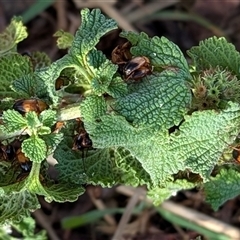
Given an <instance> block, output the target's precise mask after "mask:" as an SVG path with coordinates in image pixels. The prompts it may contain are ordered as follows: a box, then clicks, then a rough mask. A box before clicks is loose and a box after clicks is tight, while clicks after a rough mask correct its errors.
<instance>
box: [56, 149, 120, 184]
mask: <svg viewBox="0 0 240 240" xmlns="http://www.w3.org/2000/svg"><path fill="white" fill-rule="evenodd" d="M54 158H56V159H57V161H58V164H57V165H56V168H57V169H58V171H59V180H60V181H64V182H72V183H77V184H85V183H86V182H88V183H91V184H95V185H101V186H103V187H111V186H113V185H114V184H116V183H118V182H119V180H120V176H119V173H118V170H117V168H116V166H115V163H114V162H113V160H112V157H111V155H110V152H109V150H108V149H96V150H94V149H92V150H88V151H85V152H81V151H73V150H70V149H69V148H68V147H67V148H66V146H65V147H64V146H62V145H60V146H59V148H57V150H56V151H55V152H54Z"/></svg>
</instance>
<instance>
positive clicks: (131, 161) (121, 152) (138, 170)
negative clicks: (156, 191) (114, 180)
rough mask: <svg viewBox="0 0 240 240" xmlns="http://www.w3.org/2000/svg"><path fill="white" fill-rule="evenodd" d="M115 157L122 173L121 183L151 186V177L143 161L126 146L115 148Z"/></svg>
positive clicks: (134, 185)
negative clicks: (134, 155)
mask: <svg viewBox="0 0 240 240" xmlns="http://www.w3.org/2000/svg"><path fill="white" fill-rule="evenodd" d="M113 156H114V159H115V162H116V166H117V167H118V168H119V171H120V174H121V183H122V184H127V185H130V186H133V187H138V186H143V185H146V186H147V187H148V188H150V187H151V183H152V181H151V177H150V175H149V174H148V173H147V172H146V171H145V170H144V168H143V167H142V165H141V163H140V162H139V161H138V160H137V159H136V158H134V157H133V156H132V155H131V153H130V152H129V151H127V150H126V149H124V148H117V149H114V155H113Z"/></svg>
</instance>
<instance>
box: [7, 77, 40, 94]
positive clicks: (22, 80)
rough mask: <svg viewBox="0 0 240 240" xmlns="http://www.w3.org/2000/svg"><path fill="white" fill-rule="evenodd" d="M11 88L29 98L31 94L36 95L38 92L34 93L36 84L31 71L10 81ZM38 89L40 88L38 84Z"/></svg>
mask: <svg viewBox="0 0 240 240" xmlns="http://www.w3.org/2000/svg"><path fill="white" fill-rule="evenodd" d="M11 88H12V89H13V90H14V91H15V92H18V93H20V94H22V95H23V96H24V97H26V98H29V97H32V96H36V97H37V96H39V95H38V94H36V92H37V84H36V79H35V78H34V74H33V73H29V74H26V75H23V76H21V77H19V78H17V79H15V80H14V81H13V82H12V85H11ZM38 90H40V86H39V89H38Z"/></svg>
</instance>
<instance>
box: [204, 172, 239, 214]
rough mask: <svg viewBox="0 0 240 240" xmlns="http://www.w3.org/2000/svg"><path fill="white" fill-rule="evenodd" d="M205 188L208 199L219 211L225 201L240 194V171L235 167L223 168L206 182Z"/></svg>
mask: <svg viewBox="0 0 240 240" xmlns="http://www.w3.org/2000/svg"><path fill="white" fill-rule="evenodd" d="M204 189H205V190H204V191H205V194H206V201H207V202H208V203H209V204H211V206H212V208H213V209H214V210H215V211H217V210H218V208H219V207H220V206H221V205H222V204H223V203H224V202H226V201H227V200H229V199H232V198H234V197H236V196H238V195H239V194H240V173H239V171H236V170H234V169H228V170H227V169H222V170H221V172H220V173H219V174H218V175H217V176H216V177H211V179H210V181H209V182H207V183H205V184H204Z"/></svg>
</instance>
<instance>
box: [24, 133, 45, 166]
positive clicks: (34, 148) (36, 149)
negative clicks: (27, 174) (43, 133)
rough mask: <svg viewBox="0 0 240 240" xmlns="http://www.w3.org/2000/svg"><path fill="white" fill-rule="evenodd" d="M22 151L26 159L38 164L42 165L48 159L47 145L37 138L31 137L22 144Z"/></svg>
mask: <svg viewBox="0 0 240 240" xmlns="http://www.w3.org/2000/svg"><path fill="white" fill-rule="evenodd" d="M22 151H23V153H24V154H25V155H26V157H28V158H29V159H31V161H33V162H36V163H40V162H41V161H43V160H44V159H45V158H46V157H47V156H46V153H47V146H46V143H45V142H44V141H43V140H42V139H41V138H39V137H36V136H31V137H30V138H28V139H25V140H24V141H23V142H22Z"/></svg>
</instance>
